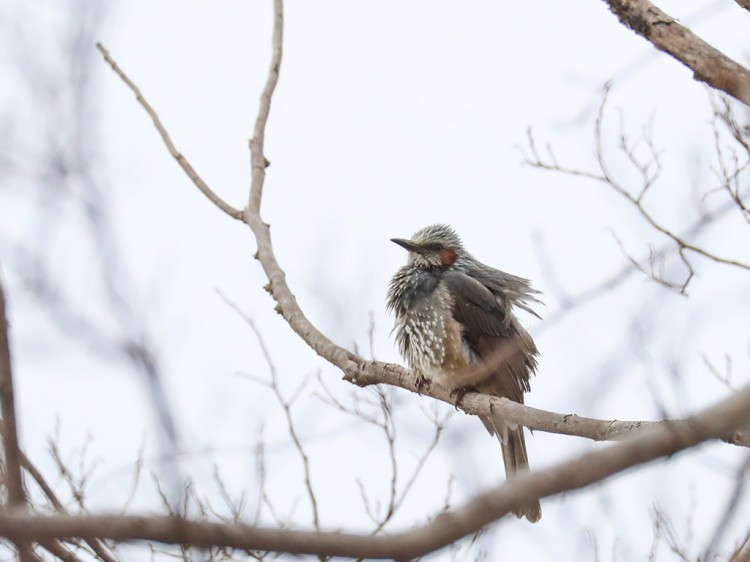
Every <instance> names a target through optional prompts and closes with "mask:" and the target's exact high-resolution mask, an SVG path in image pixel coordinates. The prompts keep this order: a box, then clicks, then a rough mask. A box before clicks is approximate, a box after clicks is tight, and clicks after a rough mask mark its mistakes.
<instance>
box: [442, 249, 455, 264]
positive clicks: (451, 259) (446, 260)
mask: <svg viewBox="0 0 750 562" xmlns="http://www.w3.org/2000/svg"><path fill="white" fill-rule="evenodd" d="M457 259H458V254H457V253H456V252H455V251H453V250H450V249H448V250H442V251H441V252H440V262H441V263H442V264H443V266H444V267H450V266H452V265H453V264H454V263H456V260H457Z"/></svg>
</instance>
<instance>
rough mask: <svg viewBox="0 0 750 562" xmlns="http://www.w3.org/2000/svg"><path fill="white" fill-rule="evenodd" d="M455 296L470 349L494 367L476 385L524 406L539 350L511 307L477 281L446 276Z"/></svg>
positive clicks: (456, 314) (456, 274)
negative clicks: (525, 393) (514, 315)
mask: <svg viewBox="0 0 750 562" xmlns="http://www.w3.org/2000/svg"><path fill="white" fill-rule="evenodd" d="M443 282H444V283H445V284H446V286H447V287H448V289H449V290H450V292H451V295H452V296H453V301H454V306H453V317H454V318H455V319H456V321H458V322H459V323H461V324H462V325H463V327H464V333H463V337H464V340H465V341H466V343H467V344H468V345H469V346H470V347H471V349H472V350H473V351H474V352H475V353H476V354H477V356H479V357H480V358H482V360H483V361H485V362H486V363H487V364H488V367H489V366H491V368H490V372H489V373H488V374H487V377H486V378H484V379H483V380H482V381H480V382H479V383H478V384H476V387H477V388H478V389H479V390H480V391H482V392H486V393H489V394H493V395H495V396H505V397H507V398H510V399H511V400H515V401H516V402H521V403H523V393H524V391H527V390H528V389H529V377H530V376H531V373H532V372H533V371H534V369H535V368H536V357H535V356H536V354H537V350H536V346H535V345H534V341H533V340H532V339H531V336H530V335H529V334H528V333H527V332H526V330H524V329H523V327H521V326H520V325H519V324H518V321H517V320H515V318H514V317H513V315H512V313H511V311H510V309H509V307H508V306H506V305H504V304H503V302H502V301H499V300H498V299H497V297H496V295H495V294H494V293H493V292H492V291H490V290H489V289H488V288H487V287H485V286H484V285H483V284H482V283H480V282H479V281H477V280H476V279H474V278H472V277H470V276H468V275H466V274H464V273H462V272H460V271H451V272H447V273H445V274H444V275H443Z"/></svg>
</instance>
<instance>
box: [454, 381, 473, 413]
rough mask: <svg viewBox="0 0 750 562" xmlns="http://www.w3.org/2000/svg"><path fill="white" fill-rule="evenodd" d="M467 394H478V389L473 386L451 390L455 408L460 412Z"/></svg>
mask: <svg viewBox="0 0 750 562" xmlns="http://www.w3.org/2000/svg"><path fill="white" fill-rule="evenodd" d="M467 392H476V389H475V388H474V387H472V386H459V387H458V388H454V389H453V390H451V398H453V406H454V407H455V408H456V410H458V407H459V406H460V405H461V400H463V399H464V396H466V393H467Z"/></svg>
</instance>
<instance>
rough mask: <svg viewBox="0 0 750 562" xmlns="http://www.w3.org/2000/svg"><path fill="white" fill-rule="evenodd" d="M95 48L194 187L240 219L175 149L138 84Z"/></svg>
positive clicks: (105, 53) (229, 213)
mask: <svg viewBox="0 0 750 562" xmlns="http://www.w3.org/2000/svg"><path fill="white" fill-rule="evenodd" d="M96 48H97V49H99V52H100V53H101V54H102V56H103V57H104V60H105V61H106V62H107V64H109V66H111V67H112V70H114V71H115V73H116V74H117V75H118V76H119V77H120V79H121V80H122V81H123V82H125V84H127V86H128V88H130V89H131V91H132V92H133V93H134V94H135V97H136V99H137V100H138V103H140V104H141V106H143V109H145V110H146V113H148V115H149V117H151V120H152V121H153V122H154V127H156V130H157V131H159V135H160V136H161V138H162V140H163V141H164V144H165V145H166V146H167V150H169V153H170V154H171V155H172V157H173V158H174V159H175V160H177V163H178V164H179V165H180V167H181V168H182V169H183V170H185V173H186V174H187V175H188V177H189V178H190V179H191V180H192V182H193V183H194V184H195V185H196V187H197V188H198V189H200V190H201V191H202V192H203V195H205V196H206V197H208V199H209V200H210V201H211V202H212V203H213V204H214V205H216V206H217V207H218V208H219V209H221V210H222V211H224V212H225V213H226V214H227V215H229V216H230V217H232V218H233V219H237V220H242V211H240V210H239V209H235V208H234V207H232V206H231V205H229V204H228V203H226V202H225V201H224V200H223V199H222V198H221V197H219V196H218V195H216V193H214V191H213V190H212V189H211V188H210V187H208V184H207V183H206V182H204V181H203V179H202V178H201V177H200V176H199V175H198V172H196V171H195V170H194V169H193V167H192V166H191V165H190V162H188V160H187V158H185V157H184V156H183V155H182V153H181V152H180V151H178V150H177V147H175V145H174V143H173V142H172V139H171V138H170V137H169V133H167V130H166V129H165V128H164V125H162V123H161V119H159V116H158V115H157V114H156V111H154V108H153V107H151V105H150V104H149V103H148V101H146V98H145V97H143V94H142V93H141V90H140V89H139V88H138V86H136V85H135V83H134V82H133V81H132V80H131V79H130V78H128V76H127V75H126V74H125V72H124V71H123V70H122V69H120V67H119V66H118V65H117V63H116V62H115V61H114V60H113V59H112V57H111V56H110V55H109V51H108V50H107V49H105V48H104V46H103V45H102V44H101V43H97V44H96Z"/></svg>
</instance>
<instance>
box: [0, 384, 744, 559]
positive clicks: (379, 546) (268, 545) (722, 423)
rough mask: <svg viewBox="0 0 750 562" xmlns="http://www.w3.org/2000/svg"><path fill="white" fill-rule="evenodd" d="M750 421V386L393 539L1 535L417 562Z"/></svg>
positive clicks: (167, 530) (176, 528)
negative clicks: (541, 501) (549, 501)
mask: <svg viewBox="0 0 750 562" xmlns="http://www.w3.org/2000/svg"><path fill="white" fill-rule="evenodd" d="M749 421H750V386H748V387H745V388H744V389H742V390H741V391H740V392H739V393H737V394H734V395H732V396H730V397H729V398H727V399H725V400H722V401H721V402H719V403H718V404H716V405H714V406H712V407H710V408H708V409H706V410H704V411H703V412H701V413H699V414H697V415H695V416H691V417H689V418H687V419H685V420H682V421H675V422H672V423H670V424H668V425H662V426H659V427H654V428H651V429H650V430H648V431H644V432H642V433H639V434H636V435H634V436H632V437H631V438H629V439H627V440H626V441H623V442H622V443H618V444H615V445H613V446H611V447H608V448H606V449H604V450H598V451H593V452H590V453H587V454H585V455H582V456H580V457H578V458H576V459H574V460H572V461H568V462H565V463H561V464H558V465H556V466H554V467H551V468H549V469H546V470H540V471H537V472H533V473H523V474H519V475H518V476H516V478H514V479H513V480H511V481H506V482H505V483H504V484H502V485H501V486H497V487H495V488H493V489H491V490H489V491H488V492H485V493H483V494H480V495H478V496H476V497H475V498H473V499H472V500H470V501H469V502H468V503H467V504H465V505H464V506H463V507H461V508H459V509H457V510H455V511H450V512H447V513H441V514H440V515H438V516H437V517H435V518H434V519H433V520H432V521H431V522H430V523H427V524H426V525H423V526H421V527H417V528H416V529H413V530H411V531H407V532H402V533H394V534H390V535H386V536H380V535H375V536H371V535H362V534H353V533H341V532H307V531H292V530H281V529H266V528H257V527H251V526H248V525H235V524H231V525H227V524H219V523H209V522H205V521H201V522H199V521H190V520H185V519H181V518H178V517H126V516H105V515H101V516H78V517H73V516H52V517H50V516H27V515H24V514H20V513H16V512H13V511H8V510H2V511H0V534H2V535H3V536H5V537H7V538H9V539H11V540H15V541H22V540H30V539H32V538H34V539H37V540H43V539H52V538H59V537H72V536H97V537H101V538H108V539H112V540H117V541H132V540H151V541H157V542H162V543H168V544H191V545H193V546H195V547H212V546H214V547H216V546H218V547H231V548H237V549H245V550H248V549H249V550H269V551H277V552H288V553H294V554H316V555H318V556H329V555H330V556H346V557H362V558H393V559H396V560H410V559H413V558H416V557H419V556H423V555H425V554H428V553H430V552H434V551H436V550H438V549H441V548H444V547H445V546H447V545H449V544H451V543H453V542H455V541H457V540H459V539H461V538H462V537H466V536H468V535H471V534H473V533H475V532H476V531H478V530H479V529H482V528H483V527H485V526H486V525H488V524H489V523H492V522H493V521H496V520H497V519H500V518H501V517H503V516H505V515H507V514H509V513H510V512H511V511H512V510H513V509H515V508H518V507H519V506H521V505H524V504H525V503H527V502H528V501H530V500H532V499H534V498H540V497H542V498H543V497H549V496H553V495H557V494H560V493H563V492H567V491H570V490H575V489H579V488H583V487H585V486H588V485H590V484H592V483H594V482H599V481H602V480H604V479H606V478H607V477H609V476H612V475H614V474H617V473H618V472H621V471H623V470H625V469H628V468H632V467H636V466H639V465H643V464H645V463H647V462H650V461H653V460H655V459H658V458H662V457H669V456H671V455H674V454H675V453H677V452H679V451H682V450H684V449H687V448H689V447H693V446H695V445H698V444H700V443H702V442H704V441H707V440H710V439H716V438H720V437H722V436H725V435H727V434H728V433H731V432H733V431H735V430H736V428H737V427H739V426H741V425H743V424H747V423H748V422H749Z"/></svg>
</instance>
